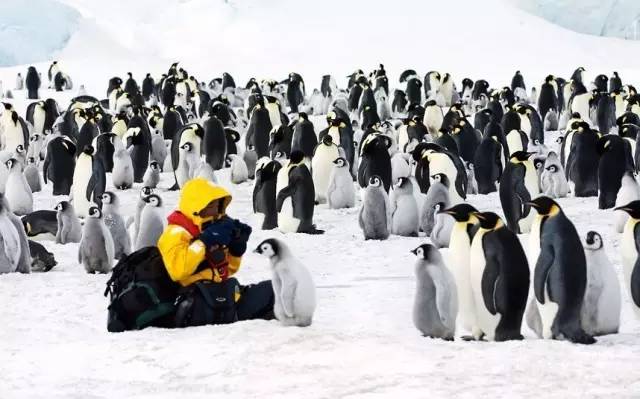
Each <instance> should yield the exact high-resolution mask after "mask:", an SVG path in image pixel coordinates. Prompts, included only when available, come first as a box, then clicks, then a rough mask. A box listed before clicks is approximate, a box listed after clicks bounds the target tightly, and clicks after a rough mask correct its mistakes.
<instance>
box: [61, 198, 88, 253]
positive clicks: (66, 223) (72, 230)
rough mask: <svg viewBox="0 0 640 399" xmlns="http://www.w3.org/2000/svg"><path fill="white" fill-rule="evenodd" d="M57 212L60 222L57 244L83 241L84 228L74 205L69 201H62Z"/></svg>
mask: <svg viewBox="0 0 640 399" xmlns="http://www.w3.org/2000/svg"><path fill="white" fill-rule="evenodd" d="M55 210H56V219H57V221H58V230H57V232H56V244H62V245H65V244H68V243H79V242H80V240H81V239H82V226H81V225H80V219H78V215H76V210H75V208H74V207H73V205H72V204H71V203H70V202H69V201H61V202H59V203H58V205H56V208H55Z"/></svg>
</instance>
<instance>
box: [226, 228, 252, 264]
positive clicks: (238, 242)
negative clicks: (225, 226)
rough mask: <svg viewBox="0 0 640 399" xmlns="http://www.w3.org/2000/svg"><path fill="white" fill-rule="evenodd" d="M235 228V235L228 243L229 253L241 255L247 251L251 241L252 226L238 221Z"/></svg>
mask: <svg viewBox="0 0 640 399" xmlns="http://www.w3.org/2000/svg"><path fill="white" fill-rule="evenodd" d="M235 230H236V231H235V236H234V237H232V239H231V242H230V243H229V245H228V248H229V254H231V255H232V256H236V257H240V256H242V255H244V253H245V252H246V251H247V241H249V236H250V235H251V231H252V229H251V226H249V225H246V224H244V223H242V222H239V221H236V222H235Z"/></svg>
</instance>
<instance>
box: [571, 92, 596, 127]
mask: <svg viewBox="0 0 640 399" xmlns="http://www.w3.org/2000/svg"><path fill="white" fill-rule="evenodd" d="M590 99H591V94H590V93H585V94H580V95H577V96H575V97H574V98H573V103H571V111H572V112H578V113H579V114H580V116H581V117H582V119H584V121H585V122H587V123H589V125H591V126H593V121H592V120H591V118H590V117H589V115H590V112H589V111H590V107H589V100H590Z"/></svg>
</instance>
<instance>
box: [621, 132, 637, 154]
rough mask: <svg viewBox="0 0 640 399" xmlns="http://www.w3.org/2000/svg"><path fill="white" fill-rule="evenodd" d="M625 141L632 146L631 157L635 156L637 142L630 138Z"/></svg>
mask: <svg viewBox="0 0 640 399" xmlns="http://www.w3.org/2000/svg"><path fill="white" fill-rule="evenodd" d="M624 139H625V140H627V142H628V143H629V145H631V156H632V157H633V156H635V153H636V141H635V140H632V139H630V138H629V137H625V138H624Z"/></svg>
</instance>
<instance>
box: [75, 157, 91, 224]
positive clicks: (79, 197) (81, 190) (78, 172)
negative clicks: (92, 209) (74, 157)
mask: <svg viewBox="0 0 640 399" xmlns="http://www.w3.org/2000/svg"><path fill="white" fill-rule="evenodd" d="M82 158H85V157H84V155H81V156H80V157H79V159H78V163H77V165H76V169H75V171H74V173H73V186H72V187H71V193H72V195H73V207H74V208H75V209H76V214H77V215H78V217H82V218H84V217H87V216H88V214H89V206H90V203H89V200H88V199H87V186H88V185H89V180H90V179H91V175H92V162H91V158H85V159H82Z"/></svg>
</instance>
